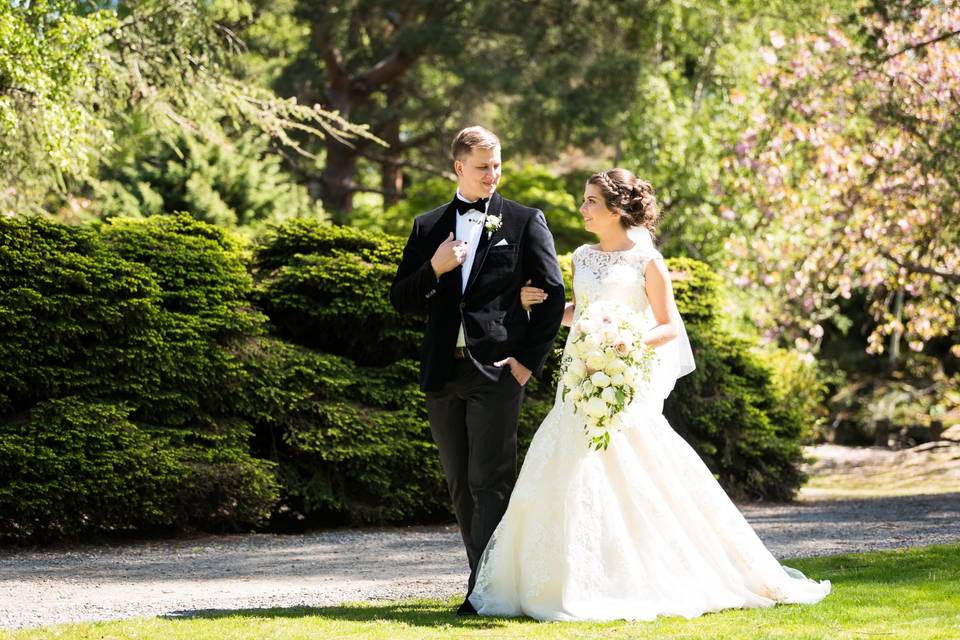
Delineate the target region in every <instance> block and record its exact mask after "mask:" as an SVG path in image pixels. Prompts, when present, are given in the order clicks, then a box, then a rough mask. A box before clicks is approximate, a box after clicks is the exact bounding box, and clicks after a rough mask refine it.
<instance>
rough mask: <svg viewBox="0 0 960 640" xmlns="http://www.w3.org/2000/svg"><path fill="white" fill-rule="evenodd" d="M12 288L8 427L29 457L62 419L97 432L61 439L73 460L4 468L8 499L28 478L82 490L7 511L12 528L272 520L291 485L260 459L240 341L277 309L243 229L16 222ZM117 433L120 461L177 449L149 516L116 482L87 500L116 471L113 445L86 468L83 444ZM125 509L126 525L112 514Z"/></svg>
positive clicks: (2, 352)
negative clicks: (63, 499) (254, 267)
mask: <svg viewBox="0 0 960 640" xmlns="http://www.w3.org/2000/svg"><path fill="white" fill-rule="evenodd" d="M0 284H2V287H0V359H2V360H3V362H4V363H5V365H6V366H5V367H4V369H3V371H2V374H0V429H3V430H4V431H5V432H7V433H9V434H10V435H11V437H12V438H14V436H15V437H16V438H19V439H16V438H14V440H11V442H18V443H20V444H19V445H17V446H18V447H19V449H18V450H19V451H21V453H23V452H28V453H29V452H30V451H34V452H35V454H36V455H38V456H39V455H46V454H44V451H47V449H45V448H44V447H46V446H47V444H45V443H48V441H49V438H47V437H46V436H45V435H44V434H46V433H47V430H48V429H50V428H53V426H52V425H53V424H57V421H58V420H59V421H60V423H62V424H74V423H75V424H77V425H80V426H79V427H77V429H80V430H84V433H78V434H76V437H75V438H73V439H68V440H64V441H62V442H59V441H58V442H52V443H51V444H50V445H49V451H52V452H58V451H59V452H61V453H58V454H53V453H51V454H50V455H57V456H59V455H61V454H62V455H64V456H66V457H67V458H69V459H70V460H72V461H73V462H72V463H71V464H70V465H67V466H65V467H63V468H62V469H58V468H57V467H56V466H55V465H47V466H40V467H37V468H36V469H32V468H30V467H28V466H24V464H26V462H24V463H23V464H21V463H17V464H12V463H11V464H10V465H8V466H5V467H3V468H2V472H0V493H3V494H4V495H13V494H8V493H7V492H9V491H11V487H16V486H21V487H22V486H24V483H27V484H28V485H30V486H36V487H42V486H44V484H45V483H46V484H48V485H49V486H65V487H75V490H76V495H77V496H80V497H78V499H77V507H76V509H77V513H76V514H74V515H64V514H61V513H59V512H58V509H53V510H51V511H49V512H47V513H45V514H44V513H43V511H42V509H39V508H37V507H36V506H34V507H31V508H29V509H26V510H23V511H17V510H12V511H11V513H14V514H16V513H20V514H21V516H23V517H25V518H27V520H24V521H19V520H18V521H16V522H14V521H12V520H7V521H5V523H4V531H3V533H2V534H0V535H3V536H7V537H12V538H18V537H19V536H22V535H31V536H35V537H60V536H66V537H69V536H73V535H78V534H80V533H87V532H91V531H108V530H112V529H115V528H126V527H130V526H142V525H145V524H148V523H150V524H163V525H171V526H178V527H196V528H203V529H224V528H227V529H236V528H241V527H249V526H251V525H255V524H257V523H258V522H262V521H263V519H264V518H265V517H266V516H267V515H268V514H269V508H270V506H271V504H272V503H273V501H274V500H275V498H276V495H277V493H276V482H275V480H274V478H273V472H272V467H273V465H272V463H271V462H269V461H266V460H255V459H254V458H253V457H252V456H251V455H250V446H249V440H250V438H251V437H252V433H253V429H252V425H251V424H250V423H249V422H247V421H245V420H243V419H242V418H240V417H239V416H238V414H237V413H236V412H235V411H234V410H233V405H234V404H235V401H236V392H237V391H238V390H240V389H241V388H242V387H243V382H244V379H243V375H244V368H243V363H242V362H241V361H240V360H239V358H238V357H237V356H236V355H235V354H234V353H233V352H232V349H233V345H234V343H235V342H237V341H240V340H241V339H247V338H248V337H249V336H251V335H255V334H256V333H258V332H259V331H260V330H261V327H262V325H263V317H262V316H260V315H259V314H256V313H254V312H252V311H251V310H250V308H249V302H248V298H249V295H250V290H251V279H250V276H249V275H248V273H247V272H246V266H245V263H244V261H243V255H242V253H241V252H240V250H239V247H238V246H237V245H236V244H235V243H234V242H233V241H232V240H229V238H228V237H227V236H226V235H225V234H224V233H223V232H222V231H219V230H217V229H215V228H214V227H211V226H209V225H207V224H204V223H199V222H196V221H194V220H192V219H191V218H190V217H188V216H185V215H180V216H157V217H154V218H151V219H148V220H144V221H116V222H114V223H113V224H110V225H108V226H105V227H103V228H102V229H99V230H95V229H89V228H75V227H67V226H63V225H58V224H55V223H52V222H49V221H46V220H44V219H41V218H31V219H26V220H16V219H13V220H12V219H4V220H2V221H0ZM68 398H72V400H71V403H70V404H56V401H64V402H66V399H68ZM51 403H53V404H51ZM67 409H69V411H67ZM57 411H61V412H63V416H62V417H57V416H58V415H60V414H58V413H57ZM98 412H99V413H98ZM104 412H106V413H104ZM101 414H104V415H107V416H108V417H109V420H108V421H106V422H105V423H104V426H103V427H102V428H103V429H105V431H104V432H103V433H98V432H97V427H98V422H97V420H96V419H95V418H94V417H92V416H97V415H101ZM48 421H50V422H51V424H49V425H48V424H47V422H48ZM111 425H112V426H111ZM131 429H135V431H131ZM110 434H116V437H114V436H113V435H110ZM108 436H109V438H112V440H110V442H114V443H115V444H116V447H117V452H116V456H117V457H118V458H117V459H118V460H119V459H131V460H136V459H139V458H138V456H139V457H141V458H142V457H143V456H144V455H150V456H154V453H155V452H156V451H163V452H165V455H167V454H169V455H168V456H167V457H165V458H164V459H167V460H174V461H176V464H177V465H178V466H177V467H176V475H177V482H176V484H175V486H170V485H169V483H168V481H167V478H168V477H169V476H170V473H168V472H169V471H170V467H168V466H165V467H163V469H164V470H165V471H163V473H160V472H159V471H158V472H157V473H152V472H151V473H152V475H150V474H148V476H145V477H143V478H140V479H139V480H137V482H141V483H145V482H148V478H156V481H157V483H158V484H157V486H156V487H154V488H153V489H149V490H148V489H146V488H144V487H142V486H141V487H140V490H142V491H143V492H144V495H145V496H152V497H150V498H149V500H147V501H145V502H143V503H138V504H139V508H140V511H137V508H138V506H137V504H134V503H130V502H129V501H128V500H127V499H126V498H123V497H122V496H119V495H115V494H113V493H111V492H110V490H106V491H105V494H104V497H103V500H102V501H101V502H91V501H90V500H88V499H87V498H83V496H89V495H92V493H91V491H88V490H87V489H85V488H84V487H85V486H87V485H86V483H87V480H86V479H87V478H92V477H95V476H98V475H103V474H104V473H106V472H107V471H109V469H111V468H112V467H111V466H110V465H106V466H104V465H101V463H100V462H99V460H101V458H102V456H100V454H97V455H94V456H92V457H91V458H90V459H89V461H88V462H89V465H90V466H89V467H83V465H82V462H83V461H84V459H85V458H84V456H83V455H80V454H76V451H80V450H86V448H87V447H88V446H93V445H91V443H98V442H101V440H102V439H103V438H108ZM121 436H122V437H121ZM109 438H108V439H109ZM31 443H33V444H31ZM11 446H13V445H11ZM96 446H100V445H96ZM134 450H136V451H134ZM98 451H103V452H107V451H109V447H107V446H106V445H104V447H102V448H101V449H98ZM11 455H13V454H12V453H11ZM24 455H26V454H24ZM103 455H104V456H107V457H109V456H108V454H107V453H103ZM109 455H114V454H109ZM14 457H15V456H14ZM28 459H29V456H28V457H27V458H23V460H28ZM121 467H122V465H121ZM121 467H118V471H117V473H118V475H117V476H116V477H104V478H103V482H104V483H105V485H104V486H105V487H107V488H109V487H111V486H121V485H122V484H123V482H124V478H125V477H126V476H124V475H123V474H124V473H126V472H125V471H122V469H121ZM123 468H126V467H123ZM145 468H147V469H149V468H150V467H149V466H148V467H145ZM28 471H29V473H28ZM37 474H41V475H37ZM43 474H47V475H43ZM63 474H67V475H63ZM69 474H72V475H69ZM161 480H162V481H161ZM134 486H137V485H136V483H134ZM27 495H28V494H24V500H27ZM69 495H70V493H69V491H67V492H65V496H69ZM37 504H41V503H37ZM50 504H51V506H56V505H54V503H50ZM92 508H96V509H103V510H104V512H105V513H104V514H100V513H95V512H90V511H88V510H87V509H92ZM123 511H126V512H127V513H126V515H125V520H124V519H118V518H116V517H114V516H113V515H111V514H113V513H119V512H123ZM5 513H6V511H5ZM11 517H13V516H11ZM17 517H20V516H17ZM44 518H46V519H44ZM30 532H33V533H30Z"/></svg>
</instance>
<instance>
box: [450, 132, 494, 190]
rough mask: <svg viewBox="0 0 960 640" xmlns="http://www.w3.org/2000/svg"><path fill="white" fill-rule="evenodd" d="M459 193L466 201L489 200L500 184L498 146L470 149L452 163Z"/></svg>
mask: <svg viewBox="0 0 960 640" xmlns="http://www.w3.org/2000/svg"><path fill="white" fill-rule="evenodd" d="M453 168H454V170H455V171H456V172H457V178H458V181H459V183H460V184H459V187H460V193H461V194H462V195H463V197H464V198H466V199H467V200H470V201H473V200H476V199H477V198H489V197H490V196H492V195H493V192H494V191H496V189H497V184H498V183H499V182H500V146H499V145H497V146H496V147H493V148H492V149H479V148H475V149H471V150H470V153H467V154H464V155H462V156H460V158H459V159H458V160H457V161H456V162H454V163H453Z"/></svg>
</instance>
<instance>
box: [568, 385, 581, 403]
mask: <svg viewBox="0 0 960 640" xmlns="http://www.w3.org/2000/svg"><path fill="white" fill-rule="evenodd" d="M582 397H583V390H582V389H581V388H580V387H573V388H572V389H571V390H570V399H571V400H573V401H574V402H576V401H577V400H579V399H580V398H582Z"/></svg>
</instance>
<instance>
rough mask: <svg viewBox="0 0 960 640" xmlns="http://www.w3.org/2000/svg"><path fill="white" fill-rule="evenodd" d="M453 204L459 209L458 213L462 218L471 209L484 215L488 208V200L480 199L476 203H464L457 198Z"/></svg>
mask: <svg viewBox="0 0 960 640" xmlns="http://www.w3.org/2000/svg"><path fill="white" fill-rule="evenodd" d="M453 204H454V206H455V207H456V208H457V213H458V214H460V215H461V216H462V215H463V214H465V213H466V212H467V211H470V210H471V209H476V210H477V211H479V212H480V213H483V212H484V210H485V209H486V207H487V198H480V199H479V200H476V201H474V202H464V201H463V200H461V199H460V198H456V199H454V201H453Z"/></svg>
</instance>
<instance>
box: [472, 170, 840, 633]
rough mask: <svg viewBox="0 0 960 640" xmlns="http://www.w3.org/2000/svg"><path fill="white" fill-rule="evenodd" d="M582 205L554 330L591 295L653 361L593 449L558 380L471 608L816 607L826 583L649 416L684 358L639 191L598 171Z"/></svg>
mask: <svg viewBox="0 0 960 640" xmlns="http://www.w3.org/2000/svg"><path fill="white" fill-rule="evenodd" d="M583 198H584V202H583V205H582V206H581V208H580V212H581V213H582V214H583V219H584V225H585V227H586V229H587V230H588V231H591V232H592V233H594V234H596V235H597V237H598V240H599V242H598V243H597V244H596V245H594V246H587V245H584V246H581V247H579V248H578V249H577V250H576V251H574V253H573V269H574V275H573V302H570V303H568V304H567V308H566V312H565V314H564V319H563V322H564V324H565V325H567V326H572V325H576V324H577V322H578V320H579V319H580V318H581V316H582V314H583V312H584V311H585V309H586V308H589V306H590V305H592V304H596V303H598V302H604V303H612V304H615V305H617V308H620V309H628V310H629V311H628V313H627V315H629V316H630V318H629V320H630V321H631V322H633V323H634V324H636V323H642V324H643V326H644V328H645V329H646V330H645V332H644V333H643V334H642V337H641V338H640V341H641V342H642V343H643V344H645V345H648V346H649V347H651V348H652V349H653V353H655V354H656V356H655V357H656V360H655V364H653V366H652V370H651V371H650V374H649V382H648V383H647V384H644V385H640V386H639V387H638V390H637V391H636V394H635V395H634V396H633V397H632V399H630V401H629V403H628V404H627V405H626V407H625V409H624V410H623V411H622V412H619V415H618V416H617V417H615V418H614V421H615V423H616V424H617V425H618V426H619V428H618V429H611V430H610V432H609V440H608V446H607V447H606V448H600V449H598V448H596V447H595V446H591V444H592V443H591V438H590V434H589V433H585V429H584V420H585V417H584V413H583V411H582V410H578V408H577V406H576V401H575V398H576V397H577V394H576V393H564V391H565V390H564V386H565V383H564V381H563V380H569V378H567V377H564V379H563V380H561V383H560V384H559V387H560V388H558V389H557V396H556V400H555V402H554V406H553V408H552V410H551V411H550V413H549V414H548V415H547V417H546V418H545V419H544V421H543V423H542V424H541V426H540V428H539V429H538V431H537V433H536V435H535V436H534V438H533V441H532V442H531V444H530V449H529V450H528V452H527V456H526V459H525V461H524V464H523V468H522V469H521V471H520V475H519V477H518V479H517V484H516V487H515V488H514V491H513V494H512V496H511V498H510V504H509V506H508V508H507V511H506V513H505V514H504V516H503V519H502V520H501V522H500V524H499V525H498V527H497V529H496V531H495V532H494V534H493V537H492V538H491V539H490V542H489V544H488V545H487V547H486V550H485V551H484V553H483V555H482V556H481V559H480V563H479V566H478V570H477V580H476V585H475V587H474V589H473V591H472V593H471V594H470V595H469V601H470V603H471V604H472V605H473V606H474V607H475V608H476V610H477V612H478V613H479V614H480V615H496V616H518V615H527V616H530V617H532V618H536V619H539V620H613V619H626V620H652V619H654V618H655V617H657V616H659V615H676V616H684V617H686V618H693V617H696V616H699V615H701V614H703V613H705V612H708V611H717V610H720V609H727V608H739V607H768V606H772V605H774V604H776V603H814V602H818V601H820V600H821V599H823V598H824V597H825V596H826V595H827V594H828V593H829V592H830V582H829V581H820V582H816V581H813V580H808V579H806V578H805V577H804V576H803V574H801V573H800V572H799V571H796V570H795V569H790V568H788V567H784V566H781V565H780V564H779V563H778V562H777V560H776V559H775V558H774V557H773V556H772V555H771V554H770V552H769V551H768V550H767V548H766V547H765V546H764V545H763V542H761V540H760V538H758V537H757V535H756V533H754V531H753V529H752V528H751V527H750V525H749V524H748V523H747V521H746V520H745V519H744V517H743V516H742V515H741V514H740V512H739V510H737V508H736V506H735V505H734V504H733V503H732V502H731V501H730V499H729V498H728V497H727V495H726V494H725V493H724V491H723V489H721V487H720V485H719V484H718V483H717V481H716V480H715V479H714V477H713V475H712V474H711V472H710V471H709V469H708V468H707V467H706V465H704V463H703V462H702V461H701V460H700V458H699V457H698V456H697V454H696V453H695V452H694V451H693V449H692V448H691V447H690V446H689V445H688V444H687V443H686V441H684V440H683V439H682V438H681V437H680V436H679V435H677V434H676V433H675V432H674V431H673V429H672V428H671V427H670V425H669V423H667V421H666V419H665V418H664V417H663V415H662V408H663V400H664V398H666V397H667V395H668V394H669V393H670V391H671V390H672V389H673V385H674V381H675V380H676V378H678V377H680V376H683V375H685V374H687V373H689V372H690V371H692V370H693V368H694V365H693V356H692V353H691V351H690V346H689V341H688V340H687V337H686V332H685V331H684V328H683V322H682V320H681V318H680V315H679V313H678V312H677V308H676V304H675V303H674V300H673V292H672V289H671V285H670V276H669V274H668V272H667V268H666V266H665V265H664V262H663V257H662V256H661V255H660V253H659V252H657V250H656V249H655V248H654V246H653V240H652V231H653V230H654V229H655V225H656V222H657V218H658V212H657V204H656V200H655V197H654V193H653V189H652V188H651V186H650V184H649V183H648V182H646V181H643V180H640V179H638V178H637V177H636V176H634V175H633V174H632V173H631V172H629V171H627V170H625V169H611V170H609V171H604V172H602V173H597V174H595V175H594V176H592V177H591V178H590V180H589V181H588V182H587V185H586V188H585V191H584V197H583ZM543 297H544V296H543V292H542V291H540V290H539V289H536V288H533V287H527V288H525V289H524V291H523V301H524V303H525V304H526V305H529V304H537V303H539V302H542V300H543ZM578 301H579V304H578ZM575 333H576V331H575V330H571V332H570V337H569V338H568V339H567V344H566V347H565V349H564V362H569V361H570V360H571V359H572V351H573V347H572V344H573V342H574V341H575V339H576V336H575ZM567 391H569V389H567Z"/></svg>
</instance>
